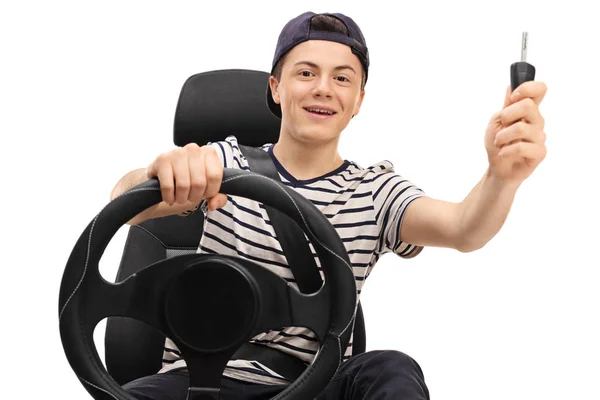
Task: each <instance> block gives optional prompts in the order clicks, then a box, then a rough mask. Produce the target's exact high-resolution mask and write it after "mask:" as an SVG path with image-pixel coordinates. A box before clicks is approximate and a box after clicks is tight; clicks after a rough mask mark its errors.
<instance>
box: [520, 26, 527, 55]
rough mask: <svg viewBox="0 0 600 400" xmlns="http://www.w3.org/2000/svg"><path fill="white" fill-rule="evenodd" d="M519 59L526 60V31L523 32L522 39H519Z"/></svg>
mask: <svg viewBox="0 0 600 400" xmlns="http://www.w3.org/2000/svg"><path fill="white" fill-rule="evenodd" d="M521 61H522V62H526V61H527V32H523V39H522V40H521Z"/></svg>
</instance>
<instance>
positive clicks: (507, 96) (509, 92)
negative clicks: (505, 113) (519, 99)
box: [502, 85, 512, 108]
mask: <svg viewBox="0 0 600 400" xmlns="http://www.w3.org/2000/svg"><path fill="white" fill-rule="evenodd" d="M511 95H512V90H511V87H510V85H508V86H507V87H506V94H505V96H504V105H503V106H502V108H506V107H508V106H509V105H510V104H511V101H510V96H511Z"/></svg>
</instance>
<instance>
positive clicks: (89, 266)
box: [59, 168, 357, 400]
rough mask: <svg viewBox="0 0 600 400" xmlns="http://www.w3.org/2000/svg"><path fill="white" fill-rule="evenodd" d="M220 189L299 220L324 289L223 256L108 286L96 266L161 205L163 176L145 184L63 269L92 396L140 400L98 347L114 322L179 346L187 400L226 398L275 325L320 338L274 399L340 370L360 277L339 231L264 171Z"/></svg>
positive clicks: (65, 317) (313, 390)
mask: <svg viewBox="0 0 600 400" xmlns="http://www.w3.org/2000/svg"><path fill="white" fill-rule="evenodd" d="M220 192H221V193H225V194H230V195H237V196H241V197H246V198H248V199H251V200H255V201H258V202H262V203H263V204H266V205H268V206H271V207H274V208H276V209H277V210H279V211H281V212H283V213H285V214H286V215H288V216H289V217H290V218H292V220H293V221H294V222H295V223H297V224H298V225H299V226H300V227H301V228H302V229H303V231H304V232H305V233H306V235H307V237H308V238H309V240H310V242H311V243H312V244H313V246H314V249H315V251H316V252H317V255H318V257H319V260H320V261H321V266H322V268H323V273H324V280H323V285H322V286H321V288H320V289H319V290H318V291H317V292H315V293H310V294H302V293H300V292H299V291H298V290H296V289H294V288H293V287H291V286H290V285H289V284H287V282H285V281H284V280H283V279H282V278H280V277H279V276H277V275H276V274H274V273H272V272H270V271H269V270H268V269H266V268H264V267H262V266H260V265H258V264H256V263H253V262H251V261H248V260H246V259H243V258H240V257H234V256H225V255H218V254H187V255H181V256H177V257H173V258H170V259H166V260H163V261H160V262H156V263H154V264H152V265H149V266H147V267H146V268H144V269H143V270H141V271H139V272H138V273H136V274H134V275H132V276H130V277H129V278H128V279H126V280H124V281H122V282H119V283H110V282H107V281H106V280H104V279H103V278H102V276H101V275H100V273H99V270H98V264H99V260H100V258H101V256H102V254H103V252H104V250H105V249H106V246H107V245H108V243H109V242H110V240H111V238H112V237H113V236H114V235H115V233H116V232H117V231H118V230H119V228H120V227H121V226H123V225H124V224H126V223H127V221H129V220H130V219H131V218H133V217H134V216H136V215H137V214H138V213H140V212H142V211H144V210H145V209H147V208H148V207H150V206H152V205H155V204H158V203H159V202H160V201H162V198H161V192H160V185H159V182H158V180H157V179H150V180H148V181H146V182H143V183H142V184H140V185H138V186H136V187H134V188H132V189H131V190H129V191H127V192H126V193H124V194H123V195H121V196H119V197H118V198H116V199H114V200H113V201H111V202H110V203H108V205H107V206H106V207H105V208H104V209H102V211H101V212H100V213H99V214H98V215H96V217H95V218H94V219H93V220H92V221H91V222H90V223H89V225H88V226H87V228H86V229H85V230H84V231H83V233H82V234H81V236H80V237H79V240H78V241H77V243H76V244H75V247H74V248H73V251H72V253H71V255H70V257H69V260H68V262H67V265H66V268H65V271H64V273H63V278H62V282H61V287H60V294H59V326H60V335H61V340H62V344H63V348H64V351H65V354H66V356H67V359H68V361H69V363H70V365H71V368H72V369H73V371H74V372H75V374H76V375H77V377H78V378H79V380H80V381H81V383H82V384H83V386H84V387H85V389H86V390H87V391H88V392H89V393H90V394H91V395H92V397H93V398H94V399H106V400H114V399H117V400H136V399H135V397H133V396H132V395H131V394H129V393H127V392H126V391H125V390H123V389H122V388H121V386H120V385H118V384H117V383H116V382H115V380H114V379H112V377H111V376H110V375H109V374H108V372H107V371H106V369H105V368H104V365H103V364H102V361H101V360H100V358H99V356H98V352H97V350H96V346H95V344H94V341H93V332H94V328H95V326H96V325H97V324H98V322H99V321H101V320H102V319H104V318H106V317H109V316H120V317H130V318H134V319H137V320H140V321H143V322H146V323H148V324H150V325H152V326H153V327H155V328H157V329H158V330H160V331H161V332H162V333H164V334H165V335H166V336H167V337H169V338H171V340H173V342H174V343H175V344H176V345H177V346H178V348H179V350H180V351H181V354H182V356H183V358H184V359H185V361H186V364H187V368H188V371H189V380H190V389H189V392H188V400H208V399H219V387H220V380H221V377H222V374H223V371H224V369H225V367H226V365H227V362H228V361H229V359H230V358H231V356H232V355H233V354H234V353H235V351H236V350H237V349H238V348H239V347H240V346H241V345H242V344H244V343H246V342H248V341H249V340H250V339H251V338H252V337H254V336H255V335H257V334H260V333H261V332H265V331H267V330H269V329H275V328H282V327H289V326H302V327H306V328H309V329H310V330H312V331H313V332H314V333H315V335H316V337H317V339H318V341H319V349H318V351H317V354H316V356H315V357H314V359H313V361H312V362H311V363H310V365H309V366H308V367H307V368H306V370H305V371H304V372H303V373H302V374H301V375H300V376H299V377H298V378H297V379H296V380H295V381H294V382H292V383H291V384H290V385H289V386H287V387H286V388H285V389H284V390H283V391H282V392H280V393H279V394H278V395H276V396H274V397H273V399H278V400H279V399H286V400H292V399H293V400H305V399H311V398H314V397H316V396H317V395H318V394H319V392H320V391H321V390H322V389H323V388H324V387H325V385H327V383H328V382H329V381H330V380H331V378H332V377H333V375H334V374H335V372H336V371H337V369H338V367H339V365H340V364H341V362H342V356H343V354H344V351H345V349H346V347H347V346H348V342H349V340H350V335H351V333H352V325H353V321H354V317H355V313H356V306H357V301H356V283H355V280H354V275H353V273H352V268H351V264H350V260H349V258H348V254H347V253H346V249H345V247H344V245H343V243H342V241H341V239H340V237H339V235H338V234H337V232H336V231H335V229H334V228H333V226H332V225H331V224H330V223H329V221H328V220H327V218H326V217H325V216H324V215H323V214H322V213H321V212H320V211H319V210H318V209H317V208H316V207H315V206H314V205H313V204H312V203H311V202H310V201H308V200H307V199H305V198H304V197H302V195H300V194H299V193H297V192H296V191H294V190H293V189H290V188H288V187H286V186H285V185H283V184H282V183H281V182H277V181H275V180H273V179H271V178H268V177H265V176H263V175H259V174H256V173H252V172H248V171H243V170H236V169H229V168H225V169H224V173H223V180H222V184H221V188H220Z"/></svg>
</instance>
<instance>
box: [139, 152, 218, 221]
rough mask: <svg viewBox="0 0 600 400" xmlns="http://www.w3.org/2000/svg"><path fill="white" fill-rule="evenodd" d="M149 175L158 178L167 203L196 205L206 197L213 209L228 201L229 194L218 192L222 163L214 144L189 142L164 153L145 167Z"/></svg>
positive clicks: (209, 207) (210, 207) (209, 206)
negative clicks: (201, 144) (205, 144)
mask: <svg viewBox="0 0 600 400" xmlns="http://www.w3.org/2000/svg"><path fill="white" fill-rule="evenodd" d="M146 175H147V176H148V179H151V178H155V177H156V178H158V181H159V183H160V191H161V195H162V199H163V201H164V202H165V203H167V204H168V205H174V204H186V203H188V202H191V203H193V204H194V205H197V204H200V202H201V201H202V200H203V199H206V200H207V203H208V204H207V205H208V209H209V210H211V211H213V210H216V209H217V208H221V207H223V206H224V205H225V203H227V196H226V195H224V194H222V193H219V189H220V187H221V181H222V180H223V164H222V163H221V160H220V159H219V156H218V155H217V151H216V149H215V148H214V147H212V146H202V147H200V146H198V145H197V144H196V143H190V144H187V145H185V146H184V147H178V148H175V149H173V150H171V151H169V152H167V153H162V154H161V155H159V156H158V157H157V158H156V160H154V162H152V164H150V165H149V166H148V168H146Z"/></svg>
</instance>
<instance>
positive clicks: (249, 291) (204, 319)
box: [165, 258, 261, 353]
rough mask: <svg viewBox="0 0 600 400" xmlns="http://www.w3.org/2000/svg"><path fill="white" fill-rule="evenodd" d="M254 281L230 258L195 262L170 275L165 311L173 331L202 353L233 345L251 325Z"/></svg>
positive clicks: (255, 292) (254, 306)
mask: <svg viewBox="0 0 600 400" xmlns="http://www.w3.org/2000/svg"><path fill="white" fill-rule="evenodd" d="M260 303H261V302H260V292H259V290H258V288H257V284H256V282H255V281H254V279H253V278H252V276H250V274H248V273H247V272H245V270H244V269H243V268H241V267H240V266H239V265H238V264H237V263H236V262H235V261H233V260H230V259H225V258H223V259H220V258H217V259H211V260H201V261H199V262H196V263H194V264H192V265H190V266H188V267H187V268H186V269H184V270H183V271H181V272H180V273H179V274H178V275H177V276H176V277H174V278H173V281H172V283H171V284H170V287H169V289H168V292H167V298H166V302H165V317H166V320H167V323H168V324H169V327H170V328H171V331H172V333H173V334H174V336H175V337H176V338H177V339H179V340H180V341H181V342H182V343H185V344H186V345H187V346H188V347H190V348H193V349H194V350H196V351H200V352H203V353H212V352H221V351H224V350H227V349H230V348H232V347H237V346H239V345H240V344H241V343H243V341H244V340H245V339H246V338H247V336H248V335H249V334H250V332H252V330H253V329H254V328H255V323H256V317H257V315H258V310H259V307H260Z"/></svg>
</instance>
